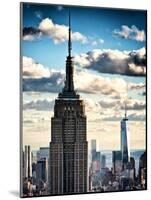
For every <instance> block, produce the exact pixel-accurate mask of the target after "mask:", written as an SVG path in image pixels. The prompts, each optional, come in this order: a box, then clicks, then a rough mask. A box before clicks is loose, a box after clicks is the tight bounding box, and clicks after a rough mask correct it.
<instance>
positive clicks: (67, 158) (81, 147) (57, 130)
mask: <svg viewBox="0 0 151 200" xmlns="http://www.w3.org/2000/svg"><path fill="white" fill-rule="evenodd" d="M72 59H73V57H72V56H71V27H70V14H69V41H68V56H67V60H66V79H65V86H64V88H63V90H62V92H61V93H59V95H58V98H57V99H56V100H55V106H54V117H52V118H51V142H50V159H49V192H50V194H70V193H85V192H87V162H88V155H87V154H88V150H87V149H88V143H87V138H86V115H85V105H84V101H83V100H82V99H80V96H79V95H78V94H77V92H76V91H75V90H74V83H73V61H72Z"/></svg>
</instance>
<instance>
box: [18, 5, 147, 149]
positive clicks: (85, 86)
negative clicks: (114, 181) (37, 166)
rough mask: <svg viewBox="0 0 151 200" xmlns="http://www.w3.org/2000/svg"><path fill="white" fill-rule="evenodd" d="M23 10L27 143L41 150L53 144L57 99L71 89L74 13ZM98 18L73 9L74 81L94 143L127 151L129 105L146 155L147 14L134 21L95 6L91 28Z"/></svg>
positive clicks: (136, 143)
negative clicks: (123, 141) (124, 131)
mask: <svg viewBox="0 0 151 200" xmlns="http://www.w3.org/2000/svg"><path fill="white" fill-rule="evenodd" d="M46 7H47V8H46ZM23 9H24V10H23V11H24V16H23V19H24V21H23V27H24V29H23V34H24V35H23V41H22V46H23V51H22V52H23V91H24V92H23V101H24V102H23V109H24V110H23V116H24V122H23V143H24V144H30V145H31V146H32V148H33V149H38V148H39V147H40V146H49V141H50V140H51V138H50V134H51V133H50V130H51V122H50V119H51V117H52V116H53V106H54V99H55V98H56V97H57V94H58V92H61V90H62V88H63V85H64V76H65V63H64V60H65V57H66V55H67V36H66V31H67V28H68V24H67V20H66V18H67V17H66V16H67V14H68V12H67V11H68V7H66V6H60V7H59V6H47V5H39V6H38V7H37V6H36V5H34V4H33V5H31V4H30V5H29V6H28V4H25V5H24V8H23ZM76 9H77V10H76ZM83 9H84V11H85V12H83V13H82V10H83ZM27 11H30V12H29V13H30V14H28V13H27ZM90 12H91V8H83V7H82V8H79V7H78V8H76V7H71V17H72V21H73V23H72V30H73V32H72V40H73V47H74V48H73V56H74V57H75V58H74V62H75V74H74V82H75V87H76V89H77V90H78V92H79V93H80V96H81V97H82V98H83V99H86V114H87V117H88V127H87V135H88V140H91V139H92V138H94V139H96V140H97V141H98V142H100V147H101V149H108V150H111V149H113V150H114V149H119V148H120V121H121V119H122V117H123V116H124V106H123V105H124V102H125V99H126V101H127V110H128V118H129V129H130V138H131V141H130V143H131V145H130V147H131V149H145V146H146V143H145V142H146V138H145V137H146V125H145V116H146V110H145V108H146V101H145V97H146V96H145V95H146V91H145V88H146V85H145V84H146V80H145V74H146V65H145V54H146V53H145V48H146V46H145V45H146V42H145V37H146V25H145V23H146V21H145V20H146V17H145V12H143V11H141V13H140V12H139V11H133V12H134V13H135V16H136V17H134V14H133V12H132V11H128V10H125V11H124V10H113V9H107V11H106V10H105V9H103V10H101V9H98V8H94V11H92V14H94V15H93V17H92V19H91V23H90V24H89V25H88V21H89V20H86V19H87V17H88V14H89V13H90ZM123 12H124V14H122V13H123ZM137 12H139V13H137ZM77 13H78V14H77ZM119 14H121V17H120V19H118V15H119ZM60 15H61V16H64V17H60ZM111 15H112V16H114V17H113V18H112V20H111V22H112V23H110V24H111V25H110V24H109V19H110V16H111ZM128 15H129V16H131V17H132V16H133V18H131V20H129V19H127V18H128V17H126V16H128ZM129 18H130V17H129ZM31 19H32V20H31ZM81 20H82V21H81ZM94 21H95V23H94ZM140 21H141V22H142V23H140ZM78 22H80V23H78ZM92 22H93V23H92ZM107 22H108V23H107ZM98 26H99V27H100V29H98ZM29 27H30V28H29ZM105 27H106V28H105ZM106 29H108V30H106ZM97 30H98V31H97ZM57 55H59V59H58V57H57ZM102 63H103V64H104V66H102ZM110 63H113V64H114V65H111V64H110ZM118 63H120V64H118ZM116 64H117V67H115V65H116ZM121 66H122V67H121ZM111 68H112V71H111V72H110V70H111ZM127 88H128V90H127ZM127 91H128V94H127ZM126 96H127V97H126ZM136 130H137V132H136ZM37 136H38V137H37Z"/></svg>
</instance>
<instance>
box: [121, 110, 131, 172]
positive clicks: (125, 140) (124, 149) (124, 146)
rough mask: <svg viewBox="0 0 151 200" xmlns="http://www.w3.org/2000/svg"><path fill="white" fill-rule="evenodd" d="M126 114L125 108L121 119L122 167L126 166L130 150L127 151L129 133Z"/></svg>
mask: <svg viewBox="0 0 151 200" xmlns="http://www.w3.org/2000/svg"><path fill="white" fill-rule="evenodd" d="M127 121H128V118H127V115H126V108H125V117H124V118H123V119H122V121H121V153H122V163H123V168H126V165H127V163H128V162H129V161H130V151H129V146H128V143H129V135H128V128H127Z"/></svg>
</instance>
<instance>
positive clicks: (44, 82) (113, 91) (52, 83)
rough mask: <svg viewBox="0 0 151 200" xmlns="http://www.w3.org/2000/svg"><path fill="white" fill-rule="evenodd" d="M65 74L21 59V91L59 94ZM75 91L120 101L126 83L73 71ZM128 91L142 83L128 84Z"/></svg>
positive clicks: (81, 70) (138, 87) (78, 70)
mask: <svg viewBox="0 0 151 200" xmlns="http://www.w3.org/2000/svg"><path fill="white" fill-rule="evenodd" d="M64 79H65V73H64V72H62V71H56V70H54V69H49V68H47V67H44V66H43V65H41V64H40V63H37V62H36V61H35V60H34V59H32V58H29V57H23V91H33V92H54V93H58V92H61V91H62V89H63V87H64ZM74 84H75V88H76V90H78V92H82V93H91V94H99V95H105V96H110V97H111V98H114V99H120V98H122V97H123V96H125V94H126V93H127V82H126V81H125V80H123V79H122V78H113V79H110V78H108V77H103V76H100V75H97V74H94V73H92V72H91V71H89V70H86V69H84V68H83V69H79V68H75V69H74ZM128 87H129V90H131V89H132V90H133V89H137V90H139V89H141V88H144V87H145V86H144V84H143V83H138V84H136V83H129V84H128Z"/></svg>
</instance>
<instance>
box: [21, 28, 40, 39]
mask: <svg viewBox="0 0 151 200" xmlns="http://www.w3.org/2000/svg"><path fill="white" fill-rule="evenodd" d="M41 35H42V34H41V32H40V30H39V29H37V28H34V27H24V29H23V40H27V41H33V40H36V39H38V38H40V37H41Z"/></svg>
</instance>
